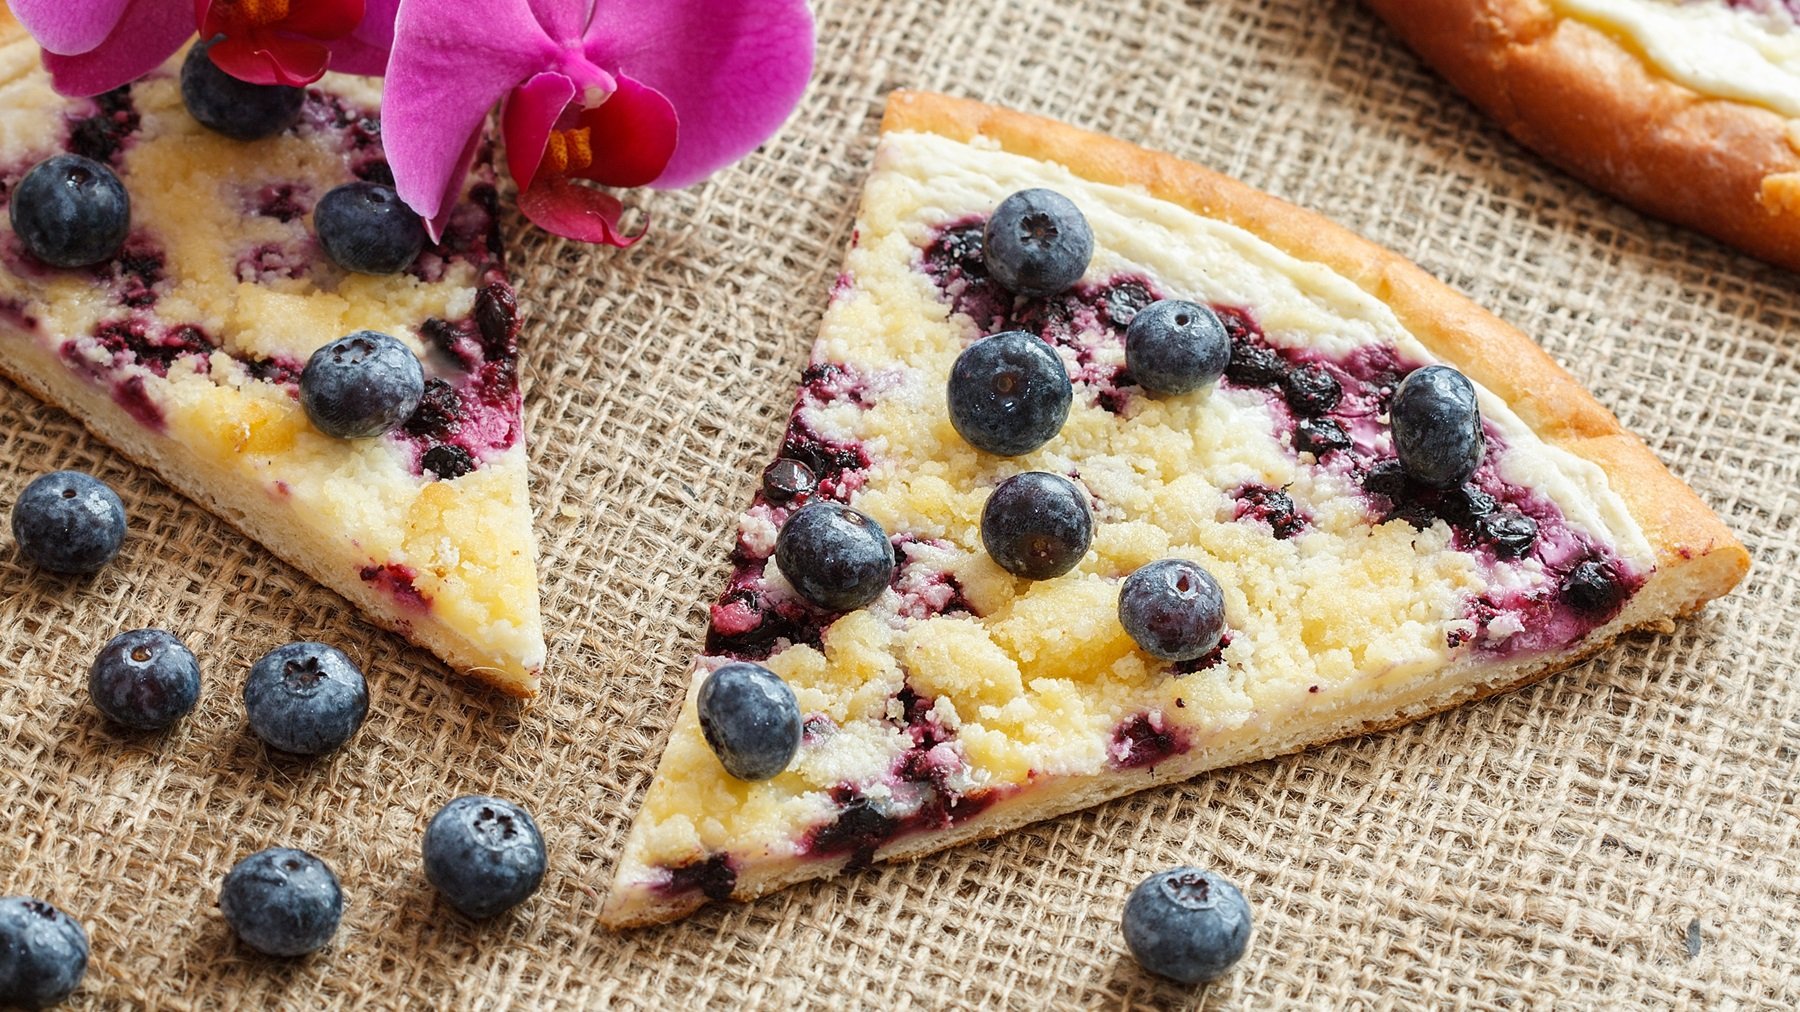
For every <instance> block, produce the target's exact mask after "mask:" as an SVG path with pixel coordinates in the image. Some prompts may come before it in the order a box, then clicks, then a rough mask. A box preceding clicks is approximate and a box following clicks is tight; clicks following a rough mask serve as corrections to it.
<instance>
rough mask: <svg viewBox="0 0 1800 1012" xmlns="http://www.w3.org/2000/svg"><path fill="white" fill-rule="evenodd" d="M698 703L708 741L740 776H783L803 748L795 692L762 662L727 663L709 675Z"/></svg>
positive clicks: (702, 726) (702, 687)
mask: <svg viewBox="0 0 1800 1012" xmlns="http://www.w3.org/2000/svg"><path fill="white" fill-rule="evenodd" d="M696 706H697V708H698V710H699V714H700V730H701V732H702V733H704V734H705V735H706V743H707V744H708V745H710V746H712V750H713V754H714V755H716V756H718V757H719V763H720V764H721V765H723V766H724V767H725V772H727V773H730V774H731V775H732V776H734V777H737V778H738V779H739V780H767V779H769V778H770V777H773V776H776V775H778V774H780V773H781V771H782V770H785V769H787V767H788V763H790V762H792V761H793V760H794V753H795V752H797V751H799V749H800V732H801V727H800V704H799V702H797V701H796V700H795V699H794V690H793V689H790V688H788V684H787V683H786V682H784V681H782V680H781V676H779V675H777V674H775V672H773V671H770V670H769V669H768V668H765V667H763V666H762V665H760V664H748V663H743V662H739V663H734V664H727V665H725V666H723V667H721V668H719V669H718V670H716V671H714V672H713V673H712V674H710V675H707V676H706V681H705V682H702V683H701V685H700V696H699V699H698V700H697V701H696Z"/></svg>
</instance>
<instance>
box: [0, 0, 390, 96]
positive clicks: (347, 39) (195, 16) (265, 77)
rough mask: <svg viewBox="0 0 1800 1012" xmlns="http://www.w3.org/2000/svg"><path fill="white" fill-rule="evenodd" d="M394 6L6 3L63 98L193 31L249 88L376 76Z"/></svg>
mask: <svg viewBox="0 0 1800 1012" xmlns="http://www.w3.org/2000/svg"><path fill="white" fill-rule="evenodd" d="M398 2H399V0H9V3H10V5H11V7H12V10H13V13H14V14H15V15H16V16H17V17H18V19H19V23H20V24H22V25H24V26H25V30H26V31H28V32H30V33H31V35H32V37H33V38H35V39H37V42H38V45H40V46H42V47H43V49H44V66H45V68H46V69H48V70H49V71H50V80H51V82H52V83H53V84H54V85H55V86H56V90H57V91H59V92H62V93H63V94H65V95H75V96H86V95H98V94H100V93H101V92H103V91H111V90H112V89H114V88H117V87H119V86H120V85H122V84H129V83H131V82H132V81H135V80H137V79H138V78H140V77H142V76H144V75H145V74H147V73H149V72H150V71H152V70H155V69H156V68H157V67H159V66H161V65H162V63H163V61H165V60H167V59H168V58H169V57H171V56H173V55H175V53H176V52H177V51H178V50H180V49H181V47H182V46H183V45H185V44H186V43H187V41H188V40H189V39H191V38H193V37H194V34H195V32H196V31H198V32H199V33H200V35H201V36H202V37H203V38H209V39H210V38H213V37H214V36H218V35H223V36H224V37H225V38H224V40H223V41H221V42H220V43H219V44H218V45H216V46H214V47H213V48H212V58H213V62H214V63H216V64H218V65H219V68H220V69H222V70H224V71H225V72H226V73H228V74H231V75H232V76H234V77H238V78H241V79H243V80H245V81H250V82H252V83H254V84H286V85H301V84H310V83H311V82H313V81H316V80H318V79H319V78H320V77H321V76H323V75H324V73H325V71H326V70H327V69H330V70H338V71H343V72H345V73H350V74H380V73H381V72H382V68H383V67H384V66H385V65H386V64H387V53H388V46H389V45H390V44H391V42H392V40H393V29H394V11H395V7H396V6H397V4H398Z"/></svg>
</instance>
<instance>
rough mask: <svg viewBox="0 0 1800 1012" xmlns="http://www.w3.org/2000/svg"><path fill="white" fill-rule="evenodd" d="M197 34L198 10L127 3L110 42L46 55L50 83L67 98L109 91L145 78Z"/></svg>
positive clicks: (165, 1)
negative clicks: (65, 53)
mask: <svg viewBox="0 0 1800 1012" xmlns="http://www.w3.org/2000/svg"><path fill="white" fill-rule="evenodd" d="M193 34H194V8H193V7H192V5H190V4H186V3H179V2H176V3H171V2H170V0H128V2H127V4H126V7H125V13H124V14H123V15H122V16H121V17H120V18H119V26H118V28H117V30H115V31H114V32H113V33H112V34H111V35H109V36H107V38H106V41H105V42H102V43H100V45H98V46H96V47H94V48H93V49H90V50H88V51H87V52H84V53H80V54H78V55H75V56H59V55H57V54H55V53H51V52H46V53H44V67H45V69H47V70H49V71H50V83H51V84H53V85H55V87H56V90H57V91H58V92H61V93H62V94H64V95H72V96H87V95H98V94H100V93H101V92H103V91H111V90H113V89H114V88H117V87H118V86H120V85H122V84H130V83H131V82H132V81H135V80H137V79H138V78H140V77H143V76H144V75H145V74H148V73H149V72H151V71H152V70H155V69H156V68H157V67H159V66H161V65H162V62H163V61H164V60H167V59H168V58H169V57H171V56H173V55H175V52H176V50H178V49H180V48H181V46H182V44H183V43H185V42H186V41H187V40H188V39H189V38H192V37H193Z"/></svg>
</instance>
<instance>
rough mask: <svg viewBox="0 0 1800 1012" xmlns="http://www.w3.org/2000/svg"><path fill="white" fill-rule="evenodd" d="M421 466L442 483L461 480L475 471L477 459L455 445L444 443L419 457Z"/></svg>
mask: <svg viewBox="0 0 1800 1012" xmlns="http://www.w3.org/2000/svg"><path fill="white" fill-rule="evenodd" d="M419 466H420V467H421V468H423V469H425V470H427V471H430V472H431V473H432V474H435V475H437V476H438V479H439V480H440V481H451V480H453V479H456V478H461V477H462V476H463V475H465V474H468V473H469V472H470V471H473V470H475V458H474V457H471V456H469V451H467V450H465V449H463V448H462V447H460V446H457V445H456V444H454V443H442V444H439V445H437V446H434V447H432V448H431V449H429V450H426V451H425V453H424V454H423V455H422V456H421V457H419Z"/></svg>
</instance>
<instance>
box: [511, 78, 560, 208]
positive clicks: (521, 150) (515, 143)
mask: <svg viewBox="0 0 1800 1012" xmlns="http://www.w3.org/2000/svg"><path fill="white" fill-rule="evenodd" d="M574 98H575V82H574V81H571V80H569V79H568V78H567V77H565V76H563V75H562V74H558V73H554V72H550V73H544V74H539V75H537V76H536V77H533V78H532V79H531V80H529V81H526V82H525V83H524V84H522V85H520V86H518V87H517V88H514V89H513V91H512V94H511V95H508V96H507V97H506V108H505V109H503V110H501V113H500V132H501V135H502V136H503V137H505V138H506V167H507V168H508V169H509V170H511V172H512V177H513V181H514V182H516V183H518V184H519V189H521V190H524V189H529V188H530V186H531V181H532V180H533V179H536V178H537V170H538V166H539V165H540V164H542V162H543V160H544V147H545V145H546V144H547V143H549V140H550V131H551V130H552V129H554V128H555V127H556V121H557V120H558V119H561V118H562V114H563V112H564V111H565V110H566V109H568V107H569V103H570V102H571V101H573V100H574Z"/></svg>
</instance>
